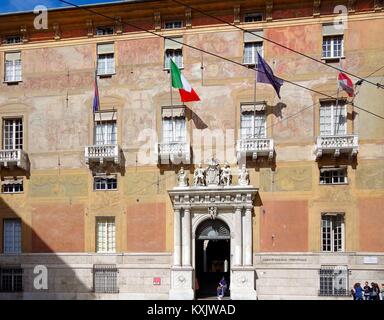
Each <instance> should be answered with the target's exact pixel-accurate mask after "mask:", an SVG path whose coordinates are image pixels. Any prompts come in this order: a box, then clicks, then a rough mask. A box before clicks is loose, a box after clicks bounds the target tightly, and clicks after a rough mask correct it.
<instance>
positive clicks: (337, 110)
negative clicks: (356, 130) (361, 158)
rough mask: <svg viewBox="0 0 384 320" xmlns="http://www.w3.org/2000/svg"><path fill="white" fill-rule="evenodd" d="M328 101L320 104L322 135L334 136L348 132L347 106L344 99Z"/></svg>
mask: <svg viewBox="0 0 384 320" xmlns="http://www.w3.org/2000/svg"><path fill="white" fill-rule="evenodd" d="M337 104H338V105H337V106H336V101H326V102H321V105H320V135H321V136H334V135H345V134H346V133H347V108H346V105H345V102H344V101H338V103H337Z"/></svg>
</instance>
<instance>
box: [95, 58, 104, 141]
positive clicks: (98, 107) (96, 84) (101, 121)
mask: <svg viewBox="0 0 384 320" xmlns="http://www.w3.org/2000/svg"><path fill="white" fill-rule="evenodd" d="M95 86H96V88H97V103H98V105H97V110H98V113H99V117H100V127H101V136H102V140H103V143H104V130H103V120H102V119H101V112H100V95H99V85H98V83H97V66H96V65H95ZM93 115H94V117H93V118H94V121H95V120H96V117H95V110H93ZM95 122H96V121H95ZM96 128H97V125H96ZM95 134H96V135H97V132H96V130H95ZM95 138H96V137H95ZM96 140H97V139H96ZM95 143H96V141H95Z"/></svg>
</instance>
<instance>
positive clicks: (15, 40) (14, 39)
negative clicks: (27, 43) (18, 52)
mask: <svg viewBox="0 0 384 320" xmlns="http://www.w3.org/2000/svg"><path fill="white" fill-rule="evenodd" d="M21 42H22V40H21V37H20V36H8V37H5V43H6V44H15V43H21Z"/></svg>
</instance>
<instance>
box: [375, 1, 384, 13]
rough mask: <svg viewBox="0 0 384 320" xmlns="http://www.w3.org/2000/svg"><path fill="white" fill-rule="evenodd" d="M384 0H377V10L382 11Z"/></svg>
mask: <svg viewBox="0 0 384 320" xmlns="http://www.w3.org/2000/svg"><path fill="white" fill-rule="evenodd" d="M382 2H383V0H375V4H374V8H375V11H380V10H381V9H382V8H383V4H382Z"/></svg>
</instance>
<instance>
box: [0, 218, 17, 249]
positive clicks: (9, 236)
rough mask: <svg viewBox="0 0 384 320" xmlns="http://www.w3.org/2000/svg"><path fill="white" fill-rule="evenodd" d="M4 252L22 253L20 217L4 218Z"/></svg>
mask: <svg viewBox="0 0 384 320" xmlns="http://www.w3.org/2000/svg"><path fill="white" fill-rule="evenodd" d="M3 237H4V239H3V253H6V254H8V253H21V221H20V219H4V220H3Z"/></svg>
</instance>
